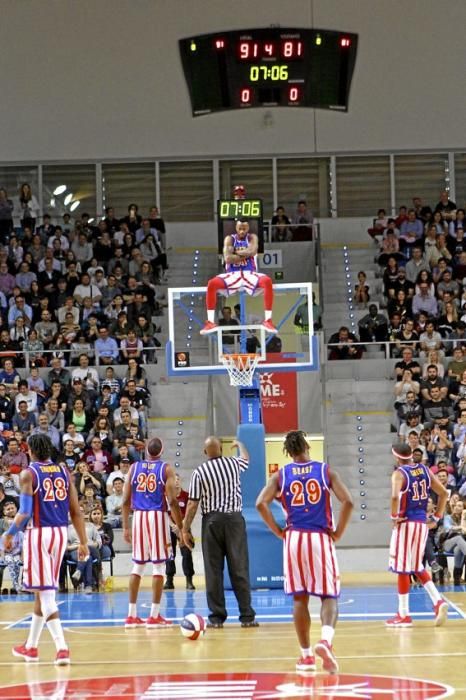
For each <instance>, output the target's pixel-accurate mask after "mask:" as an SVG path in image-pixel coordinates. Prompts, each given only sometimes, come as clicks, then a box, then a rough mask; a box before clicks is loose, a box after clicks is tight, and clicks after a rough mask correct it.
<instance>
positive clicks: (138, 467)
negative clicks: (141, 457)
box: [131, 459, 167, 511]
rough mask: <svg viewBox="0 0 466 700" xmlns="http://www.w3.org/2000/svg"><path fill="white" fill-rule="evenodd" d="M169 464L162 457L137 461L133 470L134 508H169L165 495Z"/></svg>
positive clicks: (132, 501) (132, 502) (132, 504)
mask: <svg viewBox="0 0 466 700" xmlns="http://www.w3.org/2000/svg"><path fill="white" fill-rule="evenodd" d="M166 469H167V464H166V462H163V461H162V460H161V459H152V460H150V459H148V460H145V461H141V462H135V463H134V464H133V467H132V472H131V507H132V509H133V510H163V511H166V510H167V500H166V497H165V481H166Z"/></svg>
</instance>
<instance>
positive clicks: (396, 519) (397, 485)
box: [390, 470, 406, 527]
mask: <svg viewBox="0 0 466 700" xmlns="http://www.w3.org/2000/svg"><path fill="white" fill-rule="evenodd" d="M403 486H404V476H403V474H402V473H401V472H399V471H398V470H396V471H394V472H393V474H392V499H391V510H390V512H391V514H392V515H391V518H392V521H393V525H394V527H396V526H397V525H399V524H400V523H402V522H404V521H405V520H406V518H404V517H400V513H399V511H398V509H399V507H400V493H401V489H402V488H403Z"/></svg>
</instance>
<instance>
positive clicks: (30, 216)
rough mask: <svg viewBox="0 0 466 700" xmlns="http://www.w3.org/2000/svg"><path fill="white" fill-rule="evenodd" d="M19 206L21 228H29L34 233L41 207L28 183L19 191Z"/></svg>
mask: <svg viewBox="0 0 466 700" xmlns="http://www.w3.org/2000/svg"><path fill="white" fill-rule="evenodd" d="M19 206H20V209H21V226H22V227H23V228H24V227H25V226H29V227H30V228H31V229H32V230H33V231H34V229H35V226H36V218H37V217H38V216H39V213H40V206H39V202H38V201H37V197H36V196H35V195H34V194H33V193H32V190H31V185H30V184H29V183H28V182H24V183H23V184H22V185H21V187H20V189H19Z"/></svg>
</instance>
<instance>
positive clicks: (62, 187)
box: [53, 185, 66, 195]
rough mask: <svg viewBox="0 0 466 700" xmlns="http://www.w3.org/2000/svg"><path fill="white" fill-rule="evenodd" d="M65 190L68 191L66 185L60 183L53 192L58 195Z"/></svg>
mask: <svg viewBox="0 0 466 700" xmlns="http://www.w3.org/2000/svg"><path fill="white" fill-rule="evenodd" d="M63 192H66V185H58V187H55V189H54V191H53V194H55V195H58V194H63Z"/></svg>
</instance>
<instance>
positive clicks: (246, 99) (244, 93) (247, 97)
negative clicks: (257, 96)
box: [240, 88, 252, 105]
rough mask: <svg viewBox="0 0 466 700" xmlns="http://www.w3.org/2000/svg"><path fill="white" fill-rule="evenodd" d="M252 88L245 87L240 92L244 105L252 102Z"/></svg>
mask: <svg viewBox="0 0 466 700" xmlns="http://www.w3.org/2000/svg"><path fill="white" fill-rule="evenodd" d="M251 94H252V91H251V88H243V89H242V90H241V93H240V100H241V104H242V105H248V104H250V103H251Z"/></svg>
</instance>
